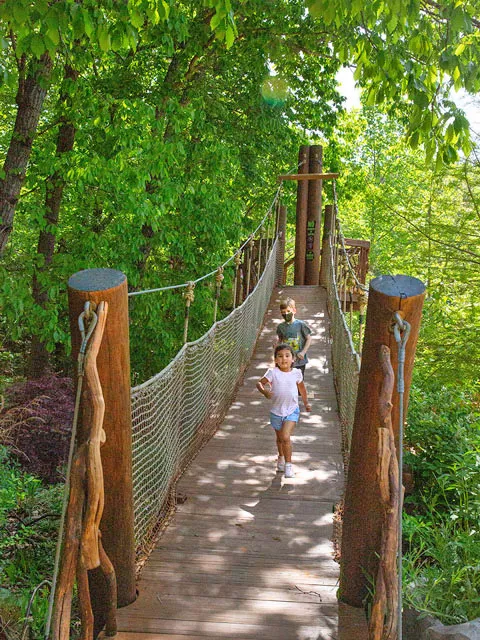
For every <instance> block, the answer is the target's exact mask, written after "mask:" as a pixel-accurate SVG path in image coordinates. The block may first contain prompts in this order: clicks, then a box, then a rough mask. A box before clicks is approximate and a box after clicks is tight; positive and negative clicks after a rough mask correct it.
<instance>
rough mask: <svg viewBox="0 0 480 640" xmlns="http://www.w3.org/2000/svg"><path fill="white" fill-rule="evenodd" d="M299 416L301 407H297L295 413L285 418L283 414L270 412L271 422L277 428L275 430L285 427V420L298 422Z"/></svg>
mask: <svg viewBox="0 0 480 640" xmlns="http://www.w3.org/2000/svg"><path fill="white" fill-rule="evenodd" d="M299 417H300V407H297V408H296V409H295V411H293V413H291V414H290V415H289V416H285V417H283V418H282V416H277V414H276V413H270V424H271V425H272V427H273V428H274V429H275V431H280V429H281V428H282V427H283V423H284V422H285V420H290V421H291V422H298V419H299Z"/></svg>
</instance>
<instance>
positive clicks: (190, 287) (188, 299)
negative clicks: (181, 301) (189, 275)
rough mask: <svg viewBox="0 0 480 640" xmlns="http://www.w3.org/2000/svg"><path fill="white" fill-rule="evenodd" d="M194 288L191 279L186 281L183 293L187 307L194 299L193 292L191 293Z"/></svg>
mask: <svg viewBox="0 0 480 640" xmlns="http://www.w3.org/2000/svg"><path fill="white" fill-rule="evenodd" d="M194 289H195V283H194V282H192V281H190V282H188V283H187V290H186V291H185V292H184V294H183V297H184V298H185V302H186V304H187V307H189V306H190V305H191V304H192V302H193V301H194V300H195V294H194V293H193V290H194Z"/></svg>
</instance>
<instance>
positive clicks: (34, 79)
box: [0, 53, 52, 256]
mask: <svg viewBox="0 0 480 640" xmlns="http://www.w3.org/2000/svg"><path fill="white" fill-rule="evenodd" d="M21 64H23V62H21ZM51 72H52V59H51V58H50V55H49V54H48V53H44V54H43V55H42V56H41V58H40V60H39V61H35V62H33V63H32V64H31V65H30V68H29V69H28V70H27V73H26V76H25V75H22V74H20V77H19V81H18V91H17V97H16V102H17V106H18V111H17V117H16V120H15V126H14V129H13V135H12V137H11V139H10V145H9V147H8V151H7V157H6V158H5V163H4V165H3V178H0V217H1V220H0V256H1V255H2V254H3V253H4V251H5V248H6V246H7V242H8V239H9V237H10V234H11V233H12V229H13V218H14V215H15V209H16V206H17V202H18V198H19V196H20V191H21V190H22V186H23V183H24V182H25V176H26V173H27V166H28V162H29V160H30V154H31V152H32V145H33V140H34V138H35V134H36V133H37V127H38V121H39V119H40V114H41V112H42V107H43V102H44V100H45V96H46V95H47V90H48V85H49V83H50V76H51Z"/></svg>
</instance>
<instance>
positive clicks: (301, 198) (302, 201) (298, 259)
mask: <svg viewBox="0 0 480 640" xmlns="http://www.w3.org/2000/svg"><path fill="white" fill-rule="evenodd" d="M309 153H310V147H309V146H308V145H303V146H301V147H300V151H299V153H298V173H309V164H308V159H309ZM307 205H308V181H307V180H299V181H298V184H297V223H296V232H295V265H294V268H295V273H294V284H299V285H302V284H305V254H306V247H307V242H306V240H307V238H306V236H307Z"/></svg>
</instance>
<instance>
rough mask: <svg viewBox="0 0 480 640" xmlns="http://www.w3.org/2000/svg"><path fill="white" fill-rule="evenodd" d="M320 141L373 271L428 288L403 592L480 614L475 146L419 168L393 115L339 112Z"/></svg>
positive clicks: (417, 373) (408, 443)
mask: <svg viewBox="0 0 480 640" xmlns="http://www.w3.org/2000/svg"><path fill="white" fill-rule="evenodd" d="M334 142H335V144H334V145H333V146H332V147H331V148H330V149H329V150H328V154H331V164H330V166H332V165H333V164H334V163H335V162H337V163H338V164H339V166H340V167H341V169H342V171H341V174H342V175H341V178H340V180H339V186H338V194H339V199H340V203H339V211H340V217H341V220H342V223H343V226H344V231H345V233H346V234H347V236H350V237H359V238H364V239H369V240H370V241H371V251H370V264H371V268H373V275H380V274H387V273H392V274H394V273H401V274H405V275H411V276H414V277H417V278H420V279H421V280H423V281H424V282H425V283H426V285H427V297H426V300H425V305H424V311H423V318H422V327H421V333H420V338H419V342H418V345H417V352H416V361H415V369H414V379H413V383H412V387H411V390H410V399H409V413H408V422H407V425H406V429H405V447H406V450H405V462H406V463H407V464H408V465H409V466H410V467H411V468H412V470H413V475H414V479H415V490H414V493H413V495H411V496H408V497H407V499H406V512H407V513H406V514H405V517H404V545H406V552H405V554H404V572H405V577H404V594H403V595H404V600H405V602H407V603H408V604H410V605H411V606H413V607H414V608H416V609H417V610H420V611H425V612H428V613H432V614H433V615H435V616H437V617H439V618H440V619H441V620H442V621H443V622H444V623H446V624H453V623H456V622H463V621H466V620H471V619H473V618H476V617H478V616H479V615H480V600H479V598H478V587H479V579H478V566H479V564H480V554H479V548H480V547H479V544H478V543H479V531H480V529H479V524H480V499H479V494H478V486H479V483H480V410H479V395H478V393H479V386H478V364H477V363H478V360H479V357H480V351H479V346H478V340H477V339H476V338H475V336H476V335H477V336H478V328H479V325H480V321H479V295H478V291H479V284H480V283H479V279H478V278H479V275H478V274H479V272H478V261H479V260H480V256H479V255H478V250H477V246H478V242H476V239H477V238H478V231H477V229H478V195H479V185H480V180H479V177H480V176H479V175H478V162H477V158H476V155H475V153H476V151H475V150H474V152H473V154H472V155H471V156H470V157H469V158H466V159H464V160H463V161H462V162H458V163H457V164H456V165H454V166H453V167H450V168H449V169H445V168H444V167H442V168H441V169H440V170H439V169H436V168H435V167H426V166H425V164H424V163H423V157H422V155H421V154H420V153H419V151H418V150H411V149H408V148H406V146H405V144H404V143H403V142H402V130H401V127H400V126H399V124H398V122H396V121H392V120H391V119H389V118H388V117H387V116H386V115H385V114H382V113H379V112H378V111H377V110H376V109H374V108H372V107H367V108H364V109H363V110H362V111H361V112H358V113H353V114H350V115H347V116H346V117H345V118H344V119H343V122H342V127H341V129H340V130H339V133H338V135H337V136H336V138H335V141H334Z"/></svg>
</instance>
